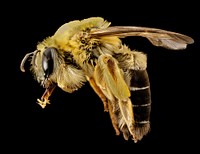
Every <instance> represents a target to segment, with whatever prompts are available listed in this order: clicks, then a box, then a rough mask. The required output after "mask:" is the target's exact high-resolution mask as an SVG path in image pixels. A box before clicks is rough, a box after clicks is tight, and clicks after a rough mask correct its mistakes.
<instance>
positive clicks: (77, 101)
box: [1, 1, 200, 153]
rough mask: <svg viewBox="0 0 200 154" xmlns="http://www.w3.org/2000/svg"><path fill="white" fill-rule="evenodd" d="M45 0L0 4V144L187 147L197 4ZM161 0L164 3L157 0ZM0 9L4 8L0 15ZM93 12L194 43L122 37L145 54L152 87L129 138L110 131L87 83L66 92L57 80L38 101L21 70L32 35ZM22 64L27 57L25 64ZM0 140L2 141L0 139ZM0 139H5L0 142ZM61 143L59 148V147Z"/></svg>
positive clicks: (190, 145)
mask: <svg viewBox="0 0 200 154" xmlns="http://www.w3.org/2000/svg"><path fill="white" fill-rule="evenodd" d="M107 3H108V2H102V1H93V2H87V1H84V2H75V1H74V2H67V1H66V2H52V3H51V2H48V3H47V4H44V5H43V4H41V3H39V2H38V3H36V2H34V3H31V2H26V3H24V2H23V3H16V4H14V3H12V6H15V7H14V8H12V9H11V7H10V5H11V4H9V5H6V6H5V7H6V12H3V13H2V15H3V18H2V20H4V19H5V21H3V22H2V24H3V26H4V25H5V28H3V29H2V32H3V33H6V35H5V37H3V41H4V42H3V44H2V46H3V47H6V48H5V49H4V50H3V51H2V52H3V53H5V54H6V56H2V75H1V77H2V78H3V79H2V85H4V86H5V88H2V91H3V93H2V96H4V97H2V100H1V104H2V107H1V113H2V116H1V118H2V122H3V123H2V128H3V131H2V132H3V133H2V136H4V137H3V138H2V140H3V143H5V144H3V147H6V149H7V150H15V151H18V150H20V151H21V150H24V151H26V152H28V153H29V152H31V151H33V150H35V151H39V148H41V149H43V150H44V151H46V152H47V151H52V152H53V150H55V153H67V152H68V151H73V152H78V151H79V150H80V152H88V151H91V152H94V153H97V152H100V150H102V151H105V152H109V151H113V153H114V152H121V151H120V150H122V152H124V153H125V152H126V153H128V152H131V153H139V152H140V153H141V152H142V151H147V152H148V151H149V152H151V151H152V152H153V151H157V152H161V153H162V151H173V149H177V150H179V149H189V150H191V151H192V150H194V149H195V145H194V144H195V142H197V141H199V131H198V128H199V127H198V122H199V118H198V117H199V114H198V106H197V105H198V103H199V99H198V96H199V94H198V88H199V78H198V77H197V75H198V72H199V68H197V67H198V65H199V64H198V52H199V45H200V42H199V41H200V39H199V32H200V31H199V27H198V26H199V25H197V24H198V18H199V17H198V9H196V4H195V3H193V2H191V3H190V2H187V4H184V3H182V4H179V5H174V4H173V5H172V3H168V2H164V1H163V2H160V3H159V4H158V3H147V2H141V3H139V2H138V3H136V2H134V1H133V2H126V1H119V2H118V1H116V2H114V3H113V2H109V3H110V4H109V5H108V4H107ZM161 3H162V4H161ZM165 3H167V4H165ZM5 14H6V15H5ZM91 16H101V17H104V18H105V19H106V20H108V21H110V22H112V25H129V26H146V27H154V28H161V29H166V30H171V31H175V32H180V33H183V34H186V35H189V36H191V37H192V38H194V40H195V43H194V44H192V45H189V46H188V47H187V49H186V50H183V51H170V50H167V49H163V48H159V47H155V46H153V45H152V44H150V43H149V42H148V41H147V40H146V39H144V38H136V37H132V38H126V39H123V41H124V43H126V44H127V45H128V46H129V47H130V48H132V49H137V50H141V51H144V52H145V53H147V55H148V68H147V71H148V72H149V77H150V81H151V91H152V112H151V131H150V133H149V134H148V135H147V136H145V137H144V138H143V140H142V141H140V142H138V143H137V144H135V143H134V142H133V141H131V140H130V141H125V140H124V139H123V137H122V136H116V135H115V132H114V129H113V127H112V125H111V122H110V119H109V114H108V113H105V112H104V111H103V105H102V102H101V101H100V99H99V98H98V96H97V95H96V94H95V93H94V91H92V89H91V88H90V87H89V85H88V84H86V85H85V86H84V87H82V88H81V89H79V90H78V91H76V92H74V93H73V94H68V93H65V92H64V91H62V90H61V89H59V88H57V89H56V90H55V92H54V93H53V95H52V96H51V104H50V105H48V106H47V107H46V108H45V109H42V108H40V106H39V105H38V104H37V103H36V99H37V98H40V97H41V95H42V94H43V92H44V89H43V88H42V87H40V86H39V84H38V83H37V82H36V81H35V80H33V78H32V75H31V74H30V72H29V71H27V72H26V73H22V72H21V71H20V69H19V65H20V62H21V60H22V58H23V56H24V55H25V54H26V53H27V52H32V51H34V50H35V47H36V44H37V42H38V41H42V40H43V39H44V38H45V37H47V36H51V35H53V34H54V32H55V31H56V30H57V28H59V26H61V25H62V24H64V23H65V22H69V21H71V20H75V19H80V20H81V19H84V18H88V17H91ZM26 67H28V64H26ZM3 98H4V99H3ZM1 143H2V142H1ZM4 145H5V146H4ZM59 151H62V152H59Z"/></svg>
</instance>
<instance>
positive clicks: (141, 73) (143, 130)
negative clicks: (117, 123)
mask: <svg viewBox="0 0 200 154" xmlns="http://www.w3.org/2000/svg"><path fill="white" fill-rule="evenodd" d="M130 75H131V76H132V78H131V81H130V90H131V101H132V104H133V113H134V120H135V124H134V125H135V134H136V136H137V138H138V139H139V140H140V139H141V138H142V137H143V136H144V135H146V134H147V133H148V131H149V129H150V112H151V91H150V83H149V77H148V74H147V71H146V70H130Z"/></svg>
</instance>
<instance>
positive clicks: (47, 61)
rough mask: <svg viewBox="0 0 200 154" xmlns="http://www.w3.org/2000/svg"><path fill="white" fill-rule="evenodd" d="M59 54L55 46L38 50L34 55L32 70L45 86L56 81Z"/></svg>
mask: <svg viewBox="0 0 200 154" xmlns="http://www.w3.org/2000/svg"><path fill="white" fill-rule="evenodd" d="M57 56H58V52H57V49H56V48H54V47H45V48H44V49H41V50H36V51H35V52H34V54H33V56H32V62H31V64H32V65H31V71H32V72H33V74H34V76H35V78H36V80H37V81H38V82H39V83H41V84H42V85H43V86H44V87H48V85H49V82H56V80H55V79H54V76H55V72H56V71H55V70H56V66H57V65H58V60H57V59H58V58H57Z"/></svg>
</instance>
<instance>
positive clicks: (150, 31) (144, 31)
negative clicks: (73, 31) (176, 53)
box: [91, 26, 194, 50]
mask: <svg viewBox="0 0 200 154" xmlns="http://www.w3.org/2000/svg"><path fill="white" fill-rule="evenodd" d="M91 36H93V37H103V36H117V37H120V38H123V37H128V36H140V37H145V38H147V39H148V40H149V41H150V42H151V43H152V44H153V45H155V46H161V47H164V48H167V49H171V50H181V49H185V48H186V47H187V45H188V44H192V43H194V40H193V39H192V38H191V37H189V36H187V35H184V34H180V33H176V32H172V31H167V30H162V29H157V28H149V27H137V26H113V27H108V28H106V29H100V30H93V31H91Z"/></svg>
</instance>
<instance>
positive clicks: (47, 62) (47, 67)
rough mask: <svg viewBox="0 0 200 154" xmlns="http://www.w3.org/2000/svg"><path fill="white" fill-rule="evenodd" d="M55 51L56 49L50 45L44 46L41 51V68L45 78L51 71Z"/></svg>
mask: <svg viewBox="0 0 200 154" xmlns="http://www.w3.org/2000/svg"><path fill="white" fill-rule="evenodd" d="M56 52H57V51H56V49H55V48H52V47H49V48H46V49H45V51H44V52H43V56H42V69H43V71H44V77H45V78H48V77H49V76H50V75H51V74H52V73H53V69H54V59H55V53H56Z"/></svg>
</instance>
